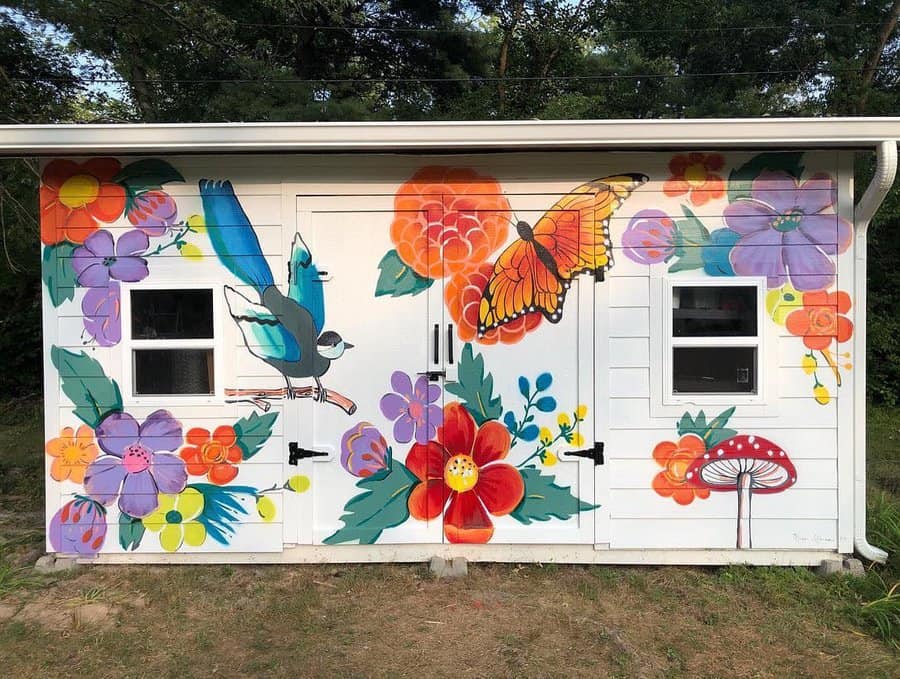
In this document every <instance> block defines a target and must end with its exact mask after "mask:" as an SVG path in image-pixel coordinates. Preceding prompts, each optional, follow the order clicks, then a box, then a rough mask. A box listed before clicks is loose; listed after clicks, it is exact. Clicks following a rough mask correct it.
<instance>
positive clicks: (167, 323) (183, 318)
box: [129, 289, 215, 396]
mask: <svg viewBox="0 0 900 679" xmlns="http://www.w3.org/2000/svg"><path fill="white" fill-rule="evenodd" d="M129 300H130V310H131V314H130V330H131V356H130V361H131V374H132V380H131V383H132V391H133V394H134V395H135V396H163V395H166V396H168V395H209V394H213V393H215V378H214V374H215V370H214V354H215V351H214V332H213V328H214V317H213V316H214V314H213V293H212V290H209V289H190V290H146V289H140V290H132V291H131V294H130V298H129Z"/></svg>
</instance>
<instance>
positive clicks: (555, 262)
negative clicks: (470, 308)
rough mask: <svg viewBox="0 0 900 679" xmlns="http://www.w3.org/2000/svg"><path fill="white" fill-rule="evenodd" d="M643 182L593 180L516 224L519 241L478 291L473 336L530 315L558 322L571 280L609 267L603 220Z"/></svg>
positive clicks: (637, 177)
mask: <svg viewBox="0 0 900 679" xmlns="http://www.w3.org/2000/svg"><path fill="white" fill-rule="evenodd" d="M648 179H649V177H647V176H646V175H643V174H637V173H629V174H621V175H613V176H611V177H604V178H603V179H595V180H594V181H591V182H587V183H586V184H582V185H581V186H579V187H577V188H575V189H573V190H572V191H570V192H569V193H568V194H566V195H565V196H563V197H562V198H560V199H559V200H558V201H557V202H556V204H555V205H554V206H553V207H551V208H550V209H549V210H548V211H547V212H546V213H544V215H543V216H542V217H541V218H540V219H539V220H538V221H537V222H536V223H535V225H534V226H533V227H532V226H531V225H530V224H528V223H527V222H524V221H519V222H518V223H517V224H516V230H517V231H518V234H519V237H518V238H517V239H516V240H515V242H513V243H512V244H511V245H509V246H508V247H507V248H506V249H505V250H504V251H503V252H501V253H500V256H499V257H498V258H497V261H496V262H495V263H494V272H493V275H492V276H491V278H490V280H489V281H488V283H487V285H486V286H485V288H484V293H483V294H482V297H481V305H480V307H479V309H478V321H479V323H478V332H479V334H484V333H485V332H487V331H488V330H491V329H492V328H496V327H497V326H500V325H503V324H504V323H508V322H510V321H512V320H513V319H515V318H518V317H519V316H521V315H522V314H527V313H531V312H535V311H540V312H541V313H543V314H544V316H545V317H546V318H547V320H548V321H550V322H551V323H558V322H559V320H560V319H561V318H562V307H563V302H564V301H565V297H566V292H567V291H568V289H569V285H570V284H571V281H572V279H573V278H574V277H575V276H577V275H578V274H580V273H583V272H586V271H590V272H591V273H594V274H595V275H596V274H599V273H600V272H602V271H605V270H606V269H608V268H609V267H610V266H611V265H612V256H611V248H610V240H609V218H610V217H611V216H612V214H613V213H614V212H615V211H616V210H617V209H618V207H619V206H620V205H621V204H622V202H623V201H624V200H625V199H626V198H628V197H629V196H630V195H631V194H632V192H633V191H634V190H635V189H636V188H637V187H639V186H641V185H642V184H644V183H645V182H646V181H647V180H648Z"/></svg>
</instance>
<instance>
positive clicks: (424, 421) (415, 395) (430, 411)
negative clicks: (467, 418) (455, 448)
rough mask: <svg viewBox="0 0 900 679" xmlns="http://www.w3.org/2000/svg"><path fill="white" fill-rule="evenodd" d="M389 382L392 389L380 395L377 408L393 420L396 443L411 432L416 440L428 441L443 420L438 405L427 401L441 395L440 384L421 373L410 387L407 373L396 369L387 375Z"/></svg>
mask: <svg viewBox="0 0 900 679" xmlns="http://www.w3.org/2000/svg"><path fill="white" fill-rule="evenodd" d="M391 386H392V387H393V388H394V391H395V392H396V393H394V394H385V395H384V396H382V397H381V412H382V413H383V414H384V416H385V417H387V418H388V419H391V420H396V422H394V438H395V439H396V440H397V442H398V443H408V442H409V441H411V440H412V438H413V432H415V437H416V442H417V443H428V441H430V440H431V439H432V438H433V437H434V435H435V433H436V432H437V428H438V426H439V425H440V424H441V423H442V422H443V421H444V413H443V411H442V410H441V408H440V407H439V406H436V405H429V404H431V403H434V402H435V401H437V400H438V399H439V398H440V397H441V388H440V387H439V386H438V385H436V384H429V383H428V378H427V377H426V376H425V375H422V376H421V377H419V379H417V380H416V386H415V388H413V385H412V382H411V381H410V378H409V375H407V374H406V373H404V372H401V371H399V370H397V371H396V372H395V373H394V374H393V375H391Z"/></svg>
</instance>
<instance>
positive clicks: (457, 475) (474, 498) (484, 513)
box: [406, 403, 525, 543]
mask: <svg viewBox="0 0 900 679" xmlns="http://www.w3.org/2000/svg"><path fill="white" fill-rule="evenodd" d="M509 444H510V438H509V432H508V431H507V430H506V427H504V426H503V425H502V424H501V423H499V422H496V421H493V420H492V421H489V422H485V423H484V424H482V425H481V426H480V427H478V426H477V425H476V424H475V420H474V419H473V418H472V415H471V414H469V411H468V410H466V409H465V407H463V405H462V404H460V403H449V404H447V405H446V406H445V407H444V424H443V425H441V427H440V428H438V433H437V440H436V441H429V442H428V443H427V444H422V443H417V444H415V445H414V446H413V447H412V448H411V449H410V451H409V455H407V457H406V466H407V468H408V469H409V470H410V471H411V472H412V473H413V474H415V475H416V476H417V477H418V478H419V481H420V483H419V484H418V485H416V487H415V488H413V491H412V493H411V494H410V496H409V513H410V514H411V515H412V516H413V517H414V518H416V519H419V520H420V521H425V520H430V519H435V518H437V517H438V516H440V515H441V513H442V512H443V514H444V535H445V536H446V537H447V540H449V541H450V542H469V543H484V542H488V541H489V540H490V539H491V537H492V536H493V534H494V524H493V522H492V521H491V515H494V516H504V515H506V514H509V513H510V512H511V511H513V510H514V509H515V508H516V507H518V506H519V503H520V502H521V501H522V497H523V496H524V495H525V483H524V481H523V480H522V475H521V474H520V473H519V471H518V470H517V469H516V468H515V467H513V466H511V465H508V464H506V463H504V462H500V460H502V459H503V458H505V457H506V455H507V453H508V452H509Z"/></svg>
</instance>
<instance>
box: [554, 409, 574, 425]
mask: <svg viewBox="0 0 900 679" xmlns="http://www.w3.org/2000/svg"><path fill="white" fill-rule="evenodd" d="M556 423H557V424H558V425H559V426H560V427H566V428H568V427H571V426H572V420H570V419H569V413H560V414H559V417H557V418H556Z"/></svg>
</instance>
